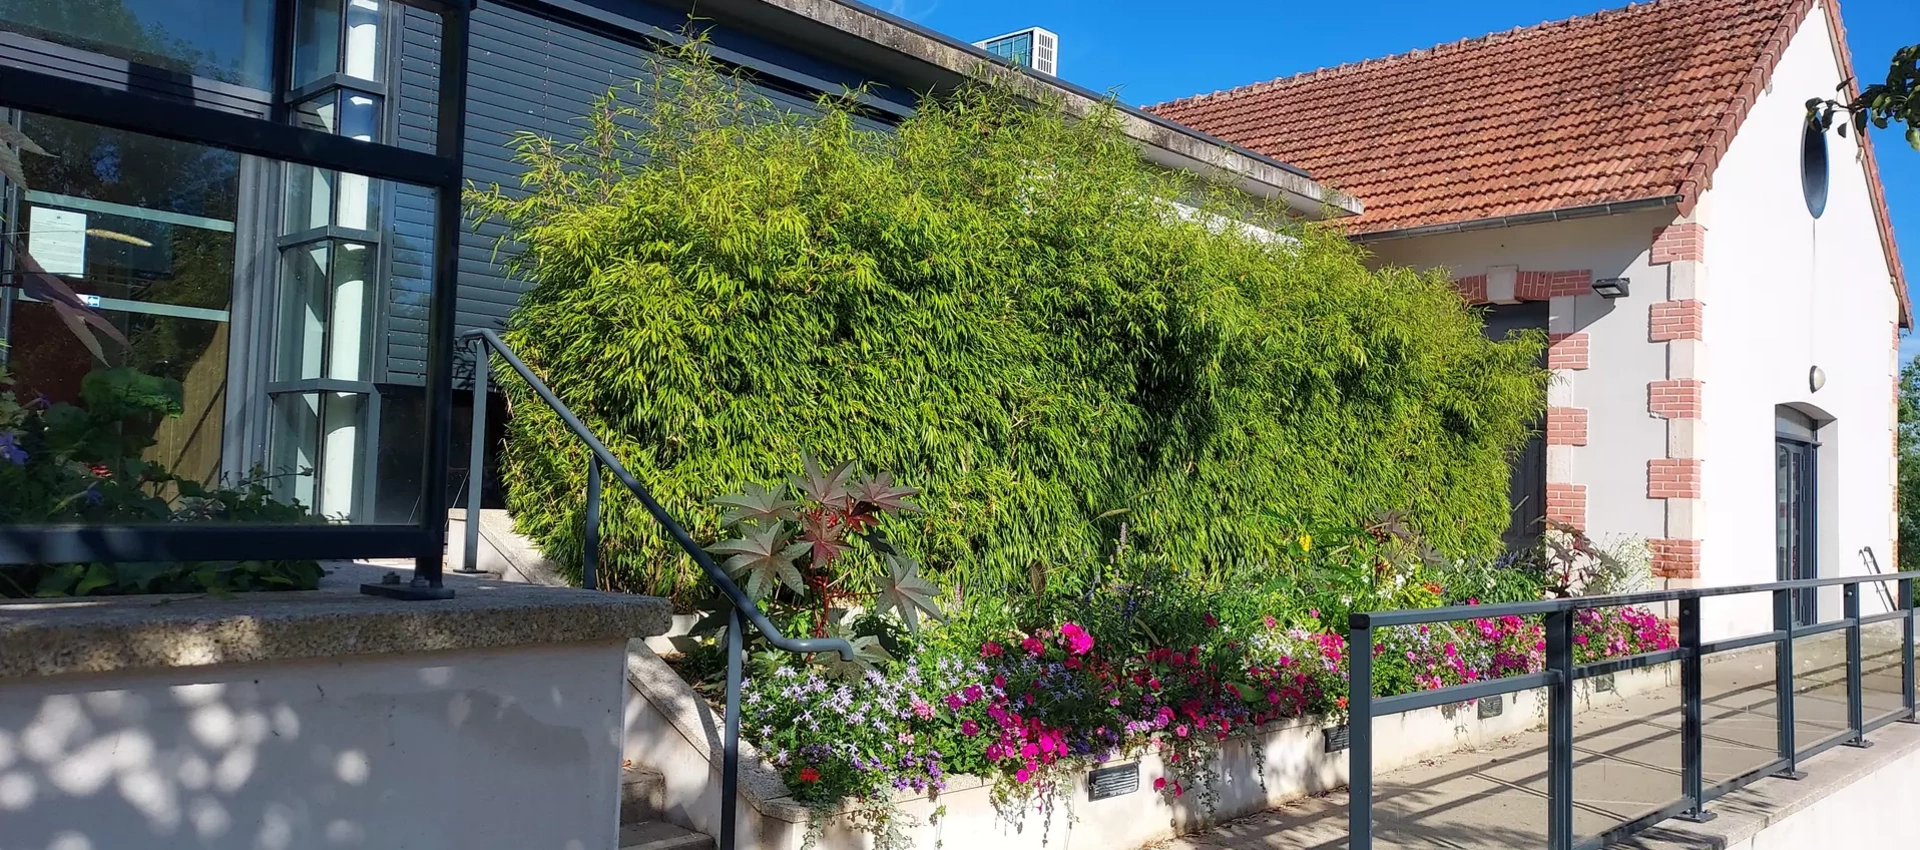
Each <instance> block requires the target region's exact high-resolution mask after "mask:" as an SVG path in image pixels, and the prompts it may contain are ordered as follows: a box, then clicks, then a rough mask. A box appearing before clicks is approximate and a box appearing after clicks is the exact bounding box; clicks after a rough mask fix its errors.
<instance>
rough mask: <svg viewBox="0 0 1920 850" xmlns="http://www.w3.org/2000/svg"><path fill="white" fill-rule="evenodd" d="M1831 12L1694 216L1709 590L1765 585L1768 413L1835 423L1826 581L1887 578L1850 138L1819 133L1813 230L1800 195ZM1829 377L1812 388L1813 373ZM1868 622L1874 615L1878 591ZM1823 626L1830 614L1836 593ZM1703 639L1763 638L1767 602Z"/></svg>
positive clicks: (1869, 281) (1884, 494)
mask: <svg viewBox="0 0 1920 850" xmlns="http://www.w3.org/2000/svg"><path fill="white" fill-rule="evenodd" d="M1840 79H1841V74H1840V66H1839V62H1838V59H1837V57H1836V55H1835V53H1834V51H1833V46H1832V39H1831V33H1830V32H1829V30H1828V26H1827V19H1826V15H1825V14H1824V13H1823V12H1821V11H1819V10H1815V11H1814V12H1812V13H1810V14H1808V16H1807V20H1806V23H1805V24H1804V25H1803V26H1802V27H1801V29H1800V32H1799V33H1798V34H1797V35H1796V36H1795V37H1794V38H1793V40H1792V41H1791V43H1790V44H1789V46H1788V48H1787V51H1786V53H1785V54H1784V55H1783V56H1782V57H1781V60H1780V65H1779V67H1778V69H1777V70H1776V71H1775V73H1774V77H1773V84H1772V88H1771V90H1770V92H1769V93H1766V94H1764V95H1762V97H1761V99H1760V100H1759V102H1758V103H1756V104H1755V106H1754V109H1753V111H1752V113H1751V114H1750V115H1749V116H1748V118H1747V120H1746V123H1745V124H1744V125H1743V126H1742V127H1741V129H1740V132H1739V133H1738V134H1737V135H1736V136H1735V137H1734V140H1733V143H1732V145H1731V146H1730V147H1729V149H1728V151H1727V154H1726V156H1725V157H1724V158H1723V159H1722V160H1721V164H1720V167H1719V169H1718V171H1717V172H1716V173H1715V175H1714V181H1713V188H1712V189H1711V190H1710V191H1709V192H1707V193H1706V195H1705V196H1704V197H1703V199H1702V202H1701V205H1700V207H1699V209H1697V210H1696V217H1697V218H1698V220H1699V221H1700V222H1701V223H1702V224H1703V225H1705V226H1706V228H1707V237H1706V268H1707V274H1708V282H1707V287H1706V299H1705V300H1706V358H1705V361H1706V365H1705V370H1706V372H1705V374H1704V375H1703V377H1704V379H1705V381H1706V393H1705V399H1704V411H1703V417H1704V419H1705V422H1706V426H1707V427H1706V435H1705V439H1704V443H1703V448H1704V457H1705V459H1706V460H1705V463H1704V465H1703V470H1702V474H1703V480H1702V497H1703V499H1704V500H1705V504H1706V518H1705V523H1706V528H1705V530H1704V532H1703V534H1702V535H1701V536H1702V538H1703V539H1704V540H1705V541H1706V545H1705V547H1704V562H1703V563H1702V565H1701V579H1702V582H1703V583H1704V584H1708V585H1726V584H1740V583H1749V582H1764V581H1773V580H1775V578H1776V576H1777V572H1776V563H1777V561H1776V558H1777V556H1776V552H1775V539H1774V538H1775V517H1774V460H1773V451H1774V426H1773V415H1774V405H1776V404H1786V403H1804V404H1808V405H1812V406H1813V407H1816V408H1818V409H1819V410H1821V411H1823V412H1824V413H1825V414H1826V415H1827V416H1829V417H1832V418H1833V419H1834V420H1835V421H1834V423H1833V424H1831V425H1827V426H1826V427H1824V428H1822V429H1821V430H1820V432H1819V436H1820V439H1821V441H1822V443H1823V445H1822V448H1821V453H1820V457H1819V462H1820V464H1821V467H1822V469H1821V473H1822V474H1821V476H1820V477H1821V482H1820V486H1821V490H1822V496H1823V499H1822V505H1821V510H1820V513H1821V516H1820V526H1821V529H1820V530H1821V534H1820V536H1819V539H1820V558H1819V560H1820V572H1821V574H1822V575H1850V574H1859V573H1862V572H1865V567H1864V566H1863V565H1862V563H1861V560H1860V556H1859V550H1860V548H1861V547H1863V546H1872V547H1873V548H1874V550H1875V551H1876V552H1877V553H1878V554H1879V556H1880V559H1881V563H1882V564H1883V565H1884V566H1885V567H1887V568H1888V569H1891V568H1893V559H1892V552H1893V548H1892V526H1891V516H1892V512H1893V501H1892V500H1893V470H1894V454H1893V447H1892V443H1891V440H1892V437H1891V429H1892V426H1893V416H1894V407H1893V399H1892V384H1891V381H1892V379H1893V370H1894V368H1895V361H1894V353H1893V351H1892V348H1891V346H1892V335H1893V331H1894V323H1895V322H1896V320H1897V315H1898V303H1897V301H1896V298H1895V295H1894V292H1893V289H1892V286H1891V285H1890V283H1889V280H1888V272H1887V262H1886V259H1885V255H1884V254H1883V253H1882V250H1881V246H1880V241H1879V236H1878V230H1877V225H1876V223H1875V220H1874V215H1873V208H1872V206H1871V203H1872V202H1871V200H1870V198H1869V196H1868V192H1867V181H1866V177H1865V175H1864V173H1863V171H1862V169H1861V167H1860V165H1859V164H1858V161H1857V160H1856V146H1855V144H1854V142H1853V140H1852V139H1851V138H1848V139H1841V138H1839V137H1838V135H1836V134H1829V135H1828V146H1829V148H1828V149H1829V155H1830V158H1831V160H1832V168H1831V174H1832V181H1831V182H1832V193H1831V197H1830V199H1829V201H1828V205H1827V211H1826V214H1825V216H1824V217H1822V218H1821V219H1820V220H1819V222H1818V223H1817V224H1816V223H1815V222H1814V221H1813V219H1812V218H1811V216H1810V215H1809V214H1808V212H1807V209H1806V205H1805V203H1804V201H1803V200H1802V197H1801V191H1800V173H1799V165H1798V163H1799V151H1800V127H1801V121H1802V119H1803V116H1804V114H1805V106H1804V104H1805V103H1806V101H1807V99H1808V98H1811V97H1816V96H1827V95H1831V94H1832V92H1833V90H1834V87H1835V86H1837V85H1838V84H1839V83H1840ZM1815 364H1817V365H1819V366H1820V367H1822V368H1823V369H1824V370H1825V371H1826V374H1827V384H1826V387H1825V388H1824V389H1822V390H1820V391H1819V392H1817V393H1815V392H1811V391H1810V390H1809V388H1808V384H1807V371H1808V368H1809V367H1810V366H1813V365H1815ZM1862 603H1863V608H1864V610H1866V611H1868V612H1869V613H1871V612H1873V611H1877V610H1881V609H1882V608H1884V603H1883V602H1882V601H1881V597H1880V595H1879V593H1878V592H1877V591H1874V590H1872V589H1866V590H1864V592H1863V593H1862ZM1821 609H1822V610H1821V616H1822V617H1823V618H1832V617H1837V616H1839V615H1840V611H1839V594H1838V591H1837V590H1836V591H1835V592H1833V593H1830V594H1827V596H1826V597H1825V598H1823V600H1822V605H1821ZM1704 613H1705V615H1706V617H1707V619H1708V621H1709V632H1708V636H1709V637H1711V636H1713V635H1715V634H1731V633H1734V632H1751V631H1762V630H1765V629H1767V628H1770V623H1771V616H1770V609H1769V608H1768V602H1767V600H1765V599H1763V598H1759V597H1743V598H1741V599H1739V600H1724V601H1722V600H1715V601H1711V602H1710V603H1709V605H1708V607H1707V608H1706V609H1705V611H1704Z"/></svg>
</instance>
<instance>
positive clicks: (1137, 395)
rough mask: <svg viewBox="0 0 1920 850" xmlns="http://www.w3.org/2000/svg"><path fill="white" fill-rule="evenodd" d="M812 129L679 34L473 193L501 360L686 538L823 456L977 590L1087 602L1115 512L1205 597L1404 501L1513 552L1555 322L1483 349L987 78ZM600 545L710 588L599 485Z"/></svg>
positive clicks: (527, 468) (560, 491)
mask: <svg viewBox="0 0 1920 850" xmlns="http://www.w3.org/2000/svg"><path fill="white" fill-rule="evenodd" d="M821 110H822V112H823V114H822V115H820V116H818V117H808V118H804V119H803V118H800V117H797V116H792V115H784V114H781V113H779V112H778V111H777V110H775V109H774V107H773V106H772V105H771V104H769V103H767V102H765V101H763V100H760V99H757V98H756V97H754V96H752V95H751V94H750V92H749V90H747V89H745V88H744V87H743V86H741V85H740V81H739V80H737V79H734V78H730V77H728V76H725V75H723V74H721V73H720V72H719V71H717V70H716V69H715V68H714V66H713V65H712V64H711V63H710V62H709V61H708V60H707V59H706V58H705V57H704V55H703V54H702V53H701V52H700V49H699V48H698V47H697V46H696V47H694V48H691V49H689V50H687V51H684V52H681V53H679V54H677V55H675V56H674V57H673V58H672V59H671V60H663V62H662V63H661V64H660V66H659V67H658V68H656V74H655V75H654V76H653V77H652V82H651V83H648V84H644V85H642V86H637V87H635V88H634V89H631V90H617V91H616V92H614V93H613V94H611V95H610V96H609V98H608V100H606V101H605V102H604V103H603V104H602V105H601V107H600V108H598V109H597V110H596V111H595V112H594V113H593V114H592V115H590V116H588V120H587V129H586V131H585V132H584V134H583V136H582V138H581V139H579V140H577V141H574V142H572V143H565V142H560V141H555V140H548V139H541V138H537V137H533V136H523V137H521V138H520V139H519V141H518V143H517V145H518V159H519V161H520V162H521V163H522V164H523V165H524V166H525V167H526V168H527V172H526V176H525V179H524V185H523V186H521V187H517V188H515V187H510V188H506V189H502V188H500V187H497V186H496V187H492V189H490V190H485V191H477V192H475V193H474V194H473V200H474V202H475V203H476V205H477V207H478V209H479V211H480V212H481V214H482V215H483V216H485V217H488V218H491V219H493V220H497V221H501V222H504V223H505V225H506V226H507V228H508V235H507V237H506V240H507V242H506V243H503V244H510V245H513V246H516V247H515V252H514V253H512V254H511V256H510V258H509V259H510V261H511V263H512V265H513V267H514V268H515V270H516V273H517V274H519V275H520V276H522V277H523V278H524V279H525V280H527V281H529V282H530V283H531V284H532V289H531V291H529V292H528V293H527V294H526V295H525V296H524V297H523V299H522V301H521V304H520V306H519V308H518V309H517V310H516V312H515V313H514V314H513V316H512V318H511V320H510V322H509V324H508V329H507V334H506V339H507V341H508V342H509V343H510V344H511V345H512V346H513V347H514V348H515V349H516V350H517V351H518V352H519V353H520V355H521V356H522V357H524V358H525V360H526V361H527V363H528V364H529V365H531V366H532V368H534V369H535V370H536V371H537V372H539V373H540V374H542V375H543V376H544V377H545V379H546V380H547V382H548V383H549V384H551V385H552V387H553V388H554V390H555V392H557V393H558V394H559V396H560V397H561V398H562V399H565V400H566V401H567V403H568V404H569V405H571V406H573V408H574V409H575V410H576V411H577V412H578V413H579V414H580V415H581V416H582V417H583V418H584V419H585V421H586V422H587V423H588V425H589V426H590V427H591V428H592V429H593V430H594V431H595V432H596V433H597V434H599V435H600V436H601V437H602V438H603V439H604V440H606V442H607V443H608V445H609V446H610V447H611V449H612V450H613V451H614V452H615V453H616V454H617V455H619V456H620V457H621V459H622V460H623V461H624V462H625V463H627V464H628V465H629V466H630V467H631V468H632V470H633V471H634V474H635V475H637V476H638V477H639V478H640V479H641V480H642V481H644V482H646V483H647V484H648V485H649V486H650V487H652V488H653V490H654V492H655V494H656V495H657V496H658V497H659V498H660V501H661V502H662V503H663V504H664V505H666V507H667V508H668V510H670V511H671V512H672V513H673V514H674V515H675V516H677V517H680V518H682V520H683V521H684V522H686V523H687V524H688V525H689V526H690V529H691V530H692V532H693V535H694V536H695V538H697V539H701V540H711V539H715V538H716V536H717V526H718V524H719V520H720V513H719V511H718V510H716V509H715V508H713V507H712V506H711V505H709V504H708V503H707V499H708V498H709V497H710V495H711V494H713V493H716V492H727V491H730V490H733V489H736V488H739V487H741V486H743V485H744V484H746V483H750V482H758V483H763V484H765V483H772V482H775V481H778V480H780V478H781V476H782V475H783V474H784V473H785V472H787V471H788V470H791V469H794V468H796V467H798V466H799V464H800V458H801V454H802V450H803V449H806V450H811V451H813V452H815V453H817V454H819V455H822V456H833V457H856V456H857V457H860V458H862V459H863V461H864V462H865V463H866V464H867V465H868V466H869V467H870V468H875V469H889V470H893V471H895V473H896V474H897V475H898V476H899V477H900V479H901V480H902V481H908V482H912V483H913V484H914V485H915V486H917V487H920V488H921V489H922V490H923V491H924V495H923V497H922V498H921V503H922V505H923V506H924V508H925V511H924V513H922V514H919V515H916V516H913V517H911V518H891V519H889V520H888V521H887V522H888V524H889V526H890V527H891V528H892V530H893V532H894V533H893V534H891V535H890V537H891V539H893V540H895V541H896V542H897V543H898V544H899V546H900V547H901V549H902V550H903V551H904V552H905V553H906V554H909V555H911V556H913V557H915V558H916V559H918V560H919V561H921V562H923V563H925V564H927V565H928V566H929V567H930V568H932V572H933V573H934V574H936V575H937V576H938V577H939V578H938V579H937V580H940V581H943V582H946V583H949V584H950V585H951V586H954V587H956V588H959V589H962V590H964V591H965V592H966V593H968V594H978V593H985V594H987V595H993V594H997V593H1001V592H1005V591H1007V590H1009V589H1012V588H1027V587H1030V586H1033V585H1034V584H1035V583H1037V582H1041V581H1045V580H1053V581H1056V582H1060V581H1064V582H1069V583H1070V582H1074V581H1081V580H1082V579H1081V578H1080V577H1081V576H1082V574H1083V573H1084V572H1085V571H1086V570H1087V569H1089V568H1091V566H1092V565H1095V564H1099V563H1102V562H1103V561H1104V560H1105V559H1106V558H1107V556H1108V555H1109V554H1110V553H1111V551H1112V549H1113V541H1114V538H1115V536H1116V535H1117V533H1118V529H1119V526H1120V523H1122V522H1125V523H1127V524H1128V525H1129V527H1130V529H1131V536H1132V542H1131V544H1130V545H1131V546H1132V548H1133V549H1134V551H1135V552H1137V553H1138V554H1139V555H1140V556H1141V557H1143V558H1148V559H1159V560H1161V561H1163V562H1165V563H1171V564H1178V565H1180V566H1181V567H1182V568H1184V569H1191V570H1197V571H1202V572H1216V573H1217V572H1218V571H1220V570H1222V569H1223V568H1226V567H1229V566H1236V565H1241V566H1244V565H1252V566H1254V567H1256V568H1259V567H1261V566H1262V565H1268V566H1269V568H1271V565H1274V564H1276V563H1277V562H1278V559H1281V558H1283V557H1286V553H1287V549H1288V547H1289V546H1292V545H1294V540H1295V537H1296V535H1297V530H1296V529H1289V528H1286V527H1284V524H1282V523H1277V522H1274V521H1273V520H1272V519H1271V517H1273V516H1276V515H1284V516H1311V517H1314V518H1315V519H1316V520H1317V521H1323V522H1327V523H1332V524H1344V525H1349V526H1351V525H1358V524H1360V523H1362V522H1364V521H1366V520H1367V519H1368V518H1371V517H1374V516H1376V515H1378V514H1380V513H1382V512H1384V511H1389V510H1392V511H1398V512H1400V513H1401V514H1402V515H1404V516H1405V517H1406V520H1407V522H1409V523H1410V524H1411V525H1413V526H1415V527H1417V528H1419V529H1420V531H1421V532H1422V533H1423V534H1424V535H1425V536H1426V537H1427V538H1428V539H1430V540H1431V541H1432V542H1433V543H1434V544H1435V545H1436V546H1437V547H1439V548H1440V549H1442V550H1443V551H1447V552H1450V553H1462V554H1464V553H1490V552H1491V551H1493V550H1495V549H1497V547H1498V545H1499V534H1500V530H1501V529H1502V528H1503V527H1504V526H1505V524H1506V521H1507V513H1508V506H1507V502H1506V492H1507V491H1506V479H1507V457H1508V454H1509V453H1510V452H1511V451H1513V450H1515V449H1516V448H1517V447H1518V446H1519V445H1520V444H1521V443H1522V441H1523V440H1524V439H1525V437H1526V435H1527V433H1528V428H1529V422H1530V421H1531V420H1532V419H1533V417H1534V415H1535V414H1536V413H1537V411H1538V410H1539V409H1540V407H1541V405H1542V404H1543V394H1544V385H1545V374H1544V372H1543V371H1542V370H1540V369H1539V368H1537V367H1536V365H1535V360H1536V357H1537V355H1538V354H1539V352H1540V349H1541V345H1542V344H1543V342H1544V340H1542V339H1540V338H1538V336H1537V335H1534V336H1527V337H1524V338H1518V339H1515V340H1512V341H1508V342H1501V343H1495V342H1489V341H1487V340H1486V339H1485V338H1484V337H1483V335H1482V330H1481V323H1480V321H1479V320H1478V318H1477V317H1476V316H1475V314H1473V313H1472V312H1470V311H1469V310H1468V309H1467V308H1466V307H1465V306H1463V304H1462V303H1461V301H1460V299H1459V297H1458V296H1457V295H1456V294H1455V293H1454V291H1453V289H1452V287H1451V286H1450V284H1449V282H1448V281H1447V280H1446V279H1445V278H1444V276H1443V275H1440V274H1426V275H1421V274H1415V273H1413V272H1411V271H1408V270H1404V269H1385V270H1377V271H1376V270H1372V269H1370V268H1369V267H1368V265H1367V262H1366V260H1367V258H1366V256H1365V255H1364V254H1363V252H1362V251H1361V250H1360V249H1358V248H1356V247H1354V246H1353V245H1351V244H1350V243H1348V242H1347V241H1346V240H1344V239H1343V238H1341V237H1340V236H1339V235H1338V234H1337V233H1335V232H1332V231H1330V230H1329V229H1326V228H1322V227H1318V226H1307V225H1300V224H1297V223H1293V222H1288V221H1285V220H1282V219H1278V218H1276V217H1274V216H1273V215H1271V214H1269V213H1268V212H1266V211H1264V210H1263V209H1261V208H1259V207H1258V206H1256V205H1255V204H1253V203H1252V202H1250V201H1249V200H1248V199H1246V198H1245V197H1243V196H1239V195H1237V194H1235V193H1234V192H1232V191H1230V190H1228V189H1225V188H1222V187H1220V186H1210V185H1200V184H1197V183H1195V182H1194V181H1192V180H1189V179H1186V178H1184V177H1180V176H1175V175H1170V174H1168V173H1166V172H1164V171H1161V170H1159V169H1157V168H1155V167H1153V166H1151V165H1149V164H1147V163H1145V162H1143V161H1142V159H1141V158H1140V156H1139V153H1138V150H1137V148H1136V147H1135V145H1134V144H1133V143H1132V142H1131V141H1130V140H1128V139H1127V138H1126V137H1124V136H1123V135H1122V134H1121V133H1120V132H1119V131H1118V130H1117V129H1116V127H1115V125H1116V123H1117V121H1118V116H1117V114H1116V113H1115V111H1114V110H1112V109H1110V108H1107V109H1101V110H1099V111H1096V112H1095V113H1094V114H1091V115H1088V116H1085V117H1084V120H1068V119H1066V118H1064V117H1062V116H1061V114H1060V112H1059V110H1057V109H1055V108H1053V106H1052V105H1042V106H1041V107H1038V108H1033V107H1029V106H1025V105H1023V103H1022V101H1020V100H1019V99H1018V98H1016V97H1015V96H1014V94H1013V93H1011V92H1009V91H1007V90H1004V89H1003V88H1000V87H997V86H993V85H984V84H983V85H980V86H976V87H973V88H969V89H967V90H964V91H960V92H958V93H955V94H953V95H951V96H950V97H946V98H943V99H929V100H927V101H925V102H923V103H922V104H921V105H920V108H919V111H918V112H917V114H916V115H915V116H914V117H912V118H910V119H908V120H907V121H905V122H904V123H903V124H902V125H901V126H900V127H899V128H898V130H897V132H895V133H891V134H883V133H878V132H870V131H865V130H861V129H859V128H857V126H856V122H855V116H854V115H853V114H850V113H849V112H848V111H847V110H846V109H845V108H843V106H842V101H839V100H825V101H823V102H822V103H821ZM1171 198H1180V199H1183V200H1184V201H1185V202H1186V203H1188V204H1190V205H1192V206H1194V207H1196V208H1197V209H1199V210H1200V211H1201V213H1202V214H1201V215H1198V216H1183V215H1178V214H1176V213H1175V212H1174V210H1175V208H1174V207H1173V206H1171V205H1170V204H1169V203H1168V202H1167V201H1166V200H1164V199H1171ZM1211 216H1220V217H1221V218H1213V217H1211ZM1223 219H1229V220H1230V219H1238V220H1241V221H1249V222H1254V223H1257V224H1259V225H1260V226H1261V227H1264V228H1267V229H1268V230H1269V231H1277V232H1284V233H1285V234H1286V235H1287V238H1286V239H1279V240H1275V239H1267V238H1262V235H1261V234H1260V233H1258V232H1249V231H1246V230H1244V229H1242V228H1239V227H1236V226H1232V225H1224V226H1223V225H1218V224H1215V225H1209V224H1207V223H1206V222H1220V221H1222V220H1223ZM505 386H506V391H507V393H508V395H509V398H510V400H511V402H512V405H513V408H512V409H513V413H514V415H513V418H512V420H511V423H510V425H509V426H508V427H509V439H508V440H507V443H506V450H505V454H504V457H503V467H502V472H503V478H504V480H505V482H506V484H507V498H508V506H509V507H510V508H511V509H512V511H513V512H514V515H515V518H516V521H517V523H518V524H519V525H520V527H521V529H522V530H523V531H525V532H527V533H529V534H531V535H532V536H534V537H535V538H536V539H537V540H538V541H539V542H540V544H541V545H542V546H543V547H545V548H546V550H547V551H548V552H549V553H550V554H552V555H553V556H555V557H556V558H557V559H559V560H561V561H562V562H563V563H565V562H574V563H577V562H578V560H579V557H580V545H581V543H580V541H581V533H580V529H581V528H582V520H583V512H584V508H583V499H582V494H583V493H584V492H585V481H584V475H585V470H586V465H587V464H586V459H587V458H586V453H585V451H584V449H582V448H581V447H580V445H579V444H578V442H577V441H575V440H574V439H573V438H572V437H571V436H569V435H568V434H567V433H566V432H565V431H564V430H563V428H562V427H561V426H560V424H559V421H558V419H557V418H556V417H555V416H554V415H553V414H552V412H551V411H549V410H548V409H546V408H545V407H544V406H543V405H541V404H540V403H539V402H538V401H537V400H536V399H534V398H533V397H532V396H531V394H530V393H529V392H528V391H527V390H526V388H524V387H522V386H520V385H519V384H518V382H515V381H511V380H509V381H508V382H506V385H505ZM605 535H606V536H605V542H604V544H603V545H604V547H605V549H604V556H605V559H604V560H603V564H605V566H604V567H603V575H608V576H609V583H610V584H611V585H612V586H615V587H620V588H625V589H630V590H638V591H648V592H656V593H674V592H683V593H684V592H688V591H691V590H692V587H693V583H694V582H697V581H698V579H697V578H695V576H694V572H693V570H692V567H691V564H690V563H689V562H687V561H686V560H685V558H684V556H683V555H681V554H680V553H679V552H678V551H677V550H676V549H675V548H674V547H673V546H672V544H671V543H670V541H668V540H667V539H666V538H665V537H664V536H663V535H662V534H660V532H659V531H658V530H657V529H656V528H655V527H654V524H653V523H652V521H651V520H650V519H648V518H647V517H646V515H645V514H644V513H643V512H642V511H641V510H640V508H639V506H638V505H637V504H635V503H634V502H633V500H631V499H630V498H627V497H626V495H625V494H624V493H623V492H620V491H619V490H618V489H617V488H616V489H614V490H612V491H610V497H609V499H608V517H607V523H606V526H605ZM1049 576H1053V577H1055V578H1052V579H1049V578H1048V577H1049Z"/></svg>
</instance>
